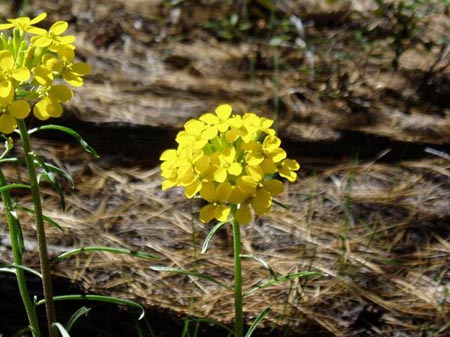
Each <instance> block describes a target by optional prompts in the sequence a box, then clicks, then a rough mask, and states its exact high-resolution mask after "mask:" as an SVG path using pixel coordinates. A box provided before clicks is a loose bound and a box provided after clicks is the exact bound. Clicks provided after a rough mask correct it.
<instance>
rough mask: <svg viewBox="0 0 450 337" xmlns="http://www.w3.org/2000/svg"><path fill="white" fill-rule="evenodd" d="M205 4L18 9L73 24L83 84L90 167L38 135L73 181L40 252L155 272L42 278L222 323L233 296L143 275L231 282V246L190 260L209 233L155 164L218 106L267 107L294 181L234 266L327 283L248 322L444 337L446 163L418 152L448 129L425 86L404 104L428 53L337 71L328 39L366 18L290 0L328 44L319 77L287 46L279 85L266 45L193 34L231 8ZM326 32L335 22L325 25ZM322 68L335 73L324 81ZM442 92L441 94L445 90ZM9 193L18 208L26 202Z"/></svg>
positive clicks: (263, 296) (256, 307) (50, 210)
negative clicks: (289, 156) (100, 248)
mask: <svg viewBox="0 0 450 337" xmlns="http://www.w3.org/2000/svg"><path fill="white" fill-rule="evenodd" d="M202 3H203V5H202V6H198V4H196V3H195V2H194V1H185V2H184V4H183V5H182V6H181V7H180V8H181V11H182V12H181V17H180V19H179V21H176V22H175V21H173V20H174V19H173V18H172V19H170V18H171V16H170V14H171V13H172V14H173V12H172V11H173V8H172V9H171V8H170V7H167V6H165V5H163V3H162V1H156V0H154V1H137V0H133V1H126V2H125V1H117V0H113V1H96V2H95V3H94V2H91V1H82V0H77V1H69V2H68V1H31V4H30V6H31V7H30V8H31V10H32V11H36V10H44V9H45V10H46V11H48V12H49V13H50V17H51V18H53V19H66V20H69V21H73V22H72V23H73V25H74V27H75V33H76V35H77V39H78V40H77V41H78V51H79V54H80V56H81V57H82V58H84V59H86V60H87V62H89V63H90V64H91V65H92V67H93V71H94V72H93V74H92V75H91V76H90V77H89V79H88V80H87V83H86V86H85V87H84V88H82V89H80V90H77V92H76V94H75V99H74V102H73V104H72V105H71V106H69V107H68V110H69V113H68V114H67V116H68V117H67V118H66V119H65V120H63V121H62V123H65V124H67V125H71V123H72V124H73V125H75V128H76V127H79V128H80V132H81V134H82V135H83V136H85V137H86V138H87V139H88V140H89V141H92V142H93V144H94V145H96V144H97V145H98V147H99V148H98V150H99V152H100V154H101V155H102V158H101V159H100V160H98V161H94V160H93V159H91V158H89V156H87V155H85V154H83V153H81V150H79V149H78V147H77V146H76V145H74V144H72V143H71V142H67V141H66V139H55V138H49V137H45V138H41V139H36V143H35V145H36V147H37V148H38V150H37V152H38V153H41V154H43V155H44V157H46V158H48V160H50V161H52V162H55V163H57V164H58V165H60V166H61V167H63V168H65V169H66V170H67V171H68V172H69V173H70V174H71V175H72V176H73V177H74V181H75V185H76V189H75V190H74V191H70V190H69V188H68V187H67V193H68V194H67V206H68V207H67V210H66V212H64V213H63V212H61V211H59V210H58V202H57V198H56V195H55V193H54V192H52V191H51V190H50V189H47V188H45V196H44V206H45V209H46V214H47V215H49V216H51V217H53V218H54V219H55V220H57V221H58V222H59V223H60V224H61V225H62V226H63V227H64V233H61V232H59V231H58V230H56V229H53V228H49V232H48V234H49V244H50V251H51V255H52V256H56V255H58V254H59V253H61V252H63V251H65V250H67V249H70V248H76V247H83V246H90V245H106V246H114V247H125V248H129V249H132V250H138V251H145V252H148V253H152V254H155V255H157V256H159V257H160V258H161V261H159V262H157V263H150V262H149V261H146V260H139V259H136V258H132V257H128V256H123V255H112V254H106V253H104V254H103V253H94V254H89V255H88V254H82V255H78V256H75V257H72V258H70V259H69V260H66V261H63V262H58V263H55V264H54V273H55V275H59V276H62V277H65V278H68V279H70V280H72V281H73V282H76V283H77V284H80V285H81V286H82V287H83V289H85V290H86V292H95V293H101V294H110V295H115V296H119V297H125V298H129V299H134V300H137V301H138V302H139V303H142V304H145V305H147V306H149V307H157V308H162V309H168V310H171V311H173V312H174V313H178V314H182V315H186V314H187V315H198V316H206V317H210V318H214V319H217V320H219V321H222V322H226V323H230V322H231V320H232V296H231V293H230V292H229V291H228V290H226V289H223V288H220V287H219V286H217V285H215V284H213V283H211V282H208V281H206V280H200V279H198V278H195V277H189V276H180V275H174V274H170V273H162V272H156V271H153V270H151V269H150V268H149V267H150V265H152V264H158V265H164V266H171V267H177V268H185V269H190V270H192V269H195V270H198V271H201V272H205V273H208V274H209V275H211V276H214V277H216V278H218V279H220V280H221V281H223V282H225V283H228V284H230V285H231V284H232V251H231V241H230V233H228V232H227V231H223V232H220V233H219V234H218V235H217V236H216V237H215V238H214V239H213V241H212V242H211V246H210V249H209V250H208V252H207V253H206V254H200V247H201V244H202V243H203V240H204V238H205V237H206V235H207V233H208V231H209V229H210V226H207V225H203V224H201V223H199V221H198V217H197V211H198V209H199V205H198V204H197V203H196V202H193V201H188V200H186V199H185V198H184V197H183V194H182V191H181V190H177V189H173V190H169V191H166V192H162V191H161V188H160V186H161V179H160V177H159V171H158V167H157V166H156V163H157V158H158V156H159V153H160V152H161V150H162V149H164V148H166V147H168V146H170V144H173V139H172V138H170V137H172V136H173V133H174V131H176V130H177V129H178V128H180V127H181V126H182V124H183V123H184V121H185V120H186V119H188V118H190V117H192V116H197V115H198V114H200V113H203V112H205V111H207V110H210V109H211V108H212V107H214V106H215V105H216V104H217V103H220V102H223V101H227V102H229V103H231V104H233V106H234V107H235V108H236V109H237V110H240V111H246V110H247V109H255V110H256V111H258V112H261V113H263V114H266V115H269V116H271V114H272V112H273V111H274V106H273V98H274V96H278V97H279V100H280V109H279V111H278V121H279V127H280V134H281V135H282V137H283V139H284V141H286V142H288V143H289V147H290V148H291V150H292V152H291V153H293V155H294V156H295V157H296V159H298V160H299V162H300V163H301V165H302V170H301V173H300V178H299V180H298V182H297V183H295V184H293V185H289V186H286V192H285V193H284V194H283V195H282V196H281V198H280V201H281V202H283V203H286V204H288V205H290V208H289V209H284V208H281V207H278V206H274V208H273V211H272V212H271V213H270V214H269V215H267V216H264V217H260V218H258V219H256V221H255V223H254V224H253V225H252V226H246V227H243V229H242V231H243V240H244V241H243V244H244V252H245V253H248V254H253V255H255V256H258V257H261V258H263V259H264V260H265V261H267V262H268V263H269V264H270V266H271V267H272V268H273V270H274V271H275V272H276V273H278V274H279V275H286V274H288V273H293V272H297V271H306V270H311V271H319V272H322V273H324V274H325V276H322V277H315V278H311V279H308V280H298V279H297V280H291V281H288V282H284V283H278V284H274V285H272V286H270V287H268V288H265V289H261V290H259V291H258V292H255V293H253V294H251V295H248V296H246V298H245V312H246V318H247V319H248V321H249V322H250V321H251V320H252V319H253V318H254V317H255V316H256V315H257V314H258V313H259V312H260V311H261V310H263V309H265V308H266V307H267V306H268V305H269V306H270V307H271V308H272V310H273V311H272V313H271V314H270V315H269V318H268V320H267V322H266V324H274V325H275V326H277V325H279V326H283V325H289V326H290V327H292V329H293V330H294V331H296V332H298V333H299V334H300V335H305V336H307V335H311V334H313V333H318V332H321V333H322V334H323V335H334V336H345V337H347V336H396V337H404V336H405V337H406V336H427V337H428V336H435V337H438V336H441V337H444V336H446V335H448V333H449V331H450V325H449V321H450V293H449V292H450V271H449V262H450V243H449V238H450V227H449V222H450V221H449V220H450V203H449V197H450V179H449V177H450V161H449V160H448V158H442V157H439V156H438V155H434V154H429V153H428V154H427V153H425V152H423V149H424V146H431V147H433V148H440V149H443V151H444V152H445V151H446V149H447V148H448V144H449V143H450V142H449V140H450V133H449V132H450V128H449V126H450V121H449V118H448V107H447V108H445V106H444V107H442V106H436V105H435V104H432V103H433V102H431V101H432V99H433V98H436V97H437V96H436V95H438V94H439V91H438V90H437V89H436V88H435V87H432V88H431V89H430V88H429V90H432V91H433V90H434V89H436V90H434V91H433V92H434V93H435V96H432V95H431V96H430V95H428V96H426V95H425V97H424V96H420V95H419V94H418V92H417V91H416V89H417V86H418V83H420V75H424V74H425V73H426V71H427V69H429V67H430V66H431V65H432V64H433V62H435V60H436V58H437V57H438V50H436V49H433V50H431V51H429V52H426V51H424V50H420V48H418V47H417V46H414V45H413V46H411V48H409V49H408V50H407V51H406V52H405V54H404V55H403V56H402V58H401V59H400V71H398V72H395V73H394V72H392V70H391V69H390V68H389V65H390V60H391V57H392V55H391V52H390V51H389V49H388V48H387V46H386V45H385V44H383V43H382V42H381V43H380V45H377V46H376V47H375V51H374V52H373V53H374V54H377V53H380V55H381V56H379V57H376V58H367V59H366V58H362V56H361V55H362V52H361V50H359V49H352V51H353V52H354V53H355V54H357V55H358V56H357V57H355V58H353V59H351V60H347V59H339V60H338V59H333V58H332V57H331V55H333V52H335V51H336V50H340V51H345V50H347V49H348V48H353V47H354V46H352V45H347V44H346V43H347V42H348V41H347V42H345V41H344V42H342V41H341V42H340V43H342V44H343V46H337V47H336V46H335V47H330V44H332V41H333V38H334V39H335V40H336V41H340V40H339V37H340V36H342V34H345V29H346V28H345V27H346V24H347V23H348V24H349V26H351V25H350V23H354V24H361V21H360V20H363V19H364V16H363V19H361V17H360V16H357V15H356V14H358V13H360V14H361V13H363V14H364V13H365V12H364V10H367V9H364V8H363V9H358V7H357V6H356V5H357V4H363V3H364V2H360V1H351V2H350V1H342V2H337V4H334V5H329V4H324V3H325V2H323V4H322V3H321V2H310V1H305V2H302V5H301V6H295V5H293V4H296V2H295V1H283V2H282V4H283V6H284V7H281V10H282V11H284V12H286V13H290V14H292V15H298V16H299V17H301V18H302V19H304V20H305V22H306V21H308V20H315V22H316V25H315V26H313V27H311V28H309V29H308V30H307V34H309V36H310V37H311V39H312V38H315V39H317V38H318V37H322V39H323V41H322V42H320V44H319V42H316V43H317V48H318V49H319V50H318V51H316V61H315V62H316V67H317V69H318V70H320V69H322V72H321V73H318V74H316V75H315V77H314V78H312V77H311V76H309V75H308V74H306V75H305V74H302V73H300V72H298V71H295V69H296V68H295V67H297V66H298V65H300V64H303V63H305V62H306V61H305V60H306V59H305V55H304V54H303V53H301V52H299V51H298V50H295V49H294V48H291V46H285V47H283V48H281V49H280V51H281V54H280V62H281V64H282V65H283V66H282V67H281V69H280V72H279V73H278V75H277V76H278V78H279V83H277V81H275V80H274V72H273V57H274V52H275V51H274V49H273V48H271V47H269V46H268V45H267V43H265V42H264V41H261V40H256V41H247V40H243V41H238V42H235V43H221V42H218V41H217V40H216V39H214V38H212V37H211V36H210V35H208V34H207V33H206V32H205V31H204V30H202V29H201V23H202V22H205V21H206V20H208V18H211V17H216V16H217V15H219V14H220V10H218V8H220V9H221V10H224V11H226V10H230V6H229V5H225V4H224V2H220V3H219V2H217V1H204V2H202ZM318 3H321V4H320V5H318ZM367 3H369V2H367ZM227 6H228V7H227ZM352 6H353V7H352ZM231 9H232V8H231ZM358 11H360V12H358ZM436 16H437V17H435V18H433V20H434V21H433V25H432V28H433V29H435V30H436V31H437V32H442V29H444V31H445V29H446V28H445V27H446V25H447V26H448V21H446V20H442V17H441V16H440V15H436ZM325 18H331V19H329V20H331V23H328V24H325V23H324V24H323V25H321V24H320V22H321V20H325ZM333 18H334V19H333ZM338 18H343V19H342V21H339V19H338ZM194 19H195V20H194ZM333 20H335V21H336V22H333ZM358 20H359V21H358ZM379 24H380V25H383V24H386V23H385V22H381V23H379ZM327 25H328V26H327ZM336 26H342V27H343V28H342V29H337V28H336ZM183 34H184V35H183ZM436 34H437V33H436ZM176 36H185V40H183V39H181V41H178V40H177V39H176V38H175V37H176ZM330 39H331V40H330ZM315 41H316V40H315ZM330 41H331V42H330ZM336 44H337V45H339V43H336ZM333 48H337V49H336V50H335V49H333ZM359 53H361V54H359ZM253 57H255V60H256V59H258V58H259V61H258V62H260V63H259V64H258V65H257V66H256V68H255V70H254V73H253V74H252V73H249V71H248V67H249V64H250V63H251V61H252V58H253ZM440 62H441V63H445V62H446V60H445V59H444V60H441V61H440ZM332 64H335V65H337V67H335V68H333V69H334V70H330V69H331V68H329V67H330V66H331V65H332ZM443 69H444V70H443V71H442V73H439V76H442V78H443V79H444V80H445V79H447V81H448V75H449V73H448V69H446V68H443ZM441 80H442V79H441ZM433 83H434V82H433ZM446 83H448V82H445V81H443V82H441V84H442V85H443V86H444V89H442V90H444V91H445V85H446ZM433 88H434V89H433ZM336 95H337V96H336ZM439 97H440V96H439ZM161 130H165V131H161ZM348 132H356V133H357V134H358V135H360V138H358V139H363V138H364V137H365V136H368V137H369V136H371V135H372V136H373V135H374V136H382V137H384V138H380V139H384V140H383V141H384V142H386V143H387V145H386V153H378V152H373V151H372V153H371V152H370V151H369V153H371V154H370V155H367V154H366V155H365V156H363V158H359V157H358V155H357V154H356V153H352V152H351V151H350V150H349V151H345V149H344V150H343V151H341V152H342V153H344V154H345V155H344V156H342V157H338V158H336V155H335V150H336V149H339V148H341V147H342V146H343V145H342V142H340V141H342V140H343V139H345V135H346V134H347V133H348ZM374 139H375V140H373V141H375V142H376V141H377V138H374ZM397 141H402V142H410V143H411V146H418V147H417V148H416V149H419V150H417V151H419V153H415V154H414V156H408V155H405V156H404V157H402V156H401V155H399V153H398V152H397V153H396V155H395V156H394V158H390V159H389V160H385V159H386V158H387V157H385V156H384V155H387V153H388V152H389V148H390V147H391V146H395V145H393V144H399V143H396V142H397ZM390 142H392V143H390ZM327 144H328V145H327ZM364 144H365V143H364ZM402 144H403V143H402ZM423 144H425V145H423ZM314 146H318V148H320V149H321V151H320V153H319V152H318V155H317V156H312V155H311V152H314V149H315V147H314ZM439 146H441V147H439ZM446 146H447V147H446ZM310 147H311V148H312V149H313V150H311V149H310ZM352 148H353V149H357V148H358V144H352ZM405 148H406V146H405ZM137 149H138V150H137ZM363 150H364V149H362V151H363ZM383 150H384V149H383ZM405 151H406V152H408V151H407V150H405ZM417 151H416V152H417ZM341 152H340V153H341ZM363 152H364V151H363ZM444 152H442V153H443V154H444V157H445V153H444ZM305 153H307V155H306V154H305ZM442 153H441V154H442ZM319 154H320V155H321V156H319ZM328 154H329V155H328ZM332 155H333V156H332ZM393 159H395V160H393ZM5 169H6V171H7V175H8V177H9V178H10V179H11V180H13V181H19V180H21V179H22V177H24V176H25V174H24V173H23V172H22V173H21V171H20V169H17V168H15V167H6V168H5ZM16 196H17V197H18V198H20V201H21V202H23V203H25V204H27V203H29V202H30V199H29V197H28V196H26V195H19V194H17V195H16ZM21 216H24V217H25V218H26V217H27V215H26V214H21ZM27 224H28V222H27V221H23V225H24V226H25V235H26V238H27V244H29V245H30V246H29V247H30V251H29V253H28V255H27V262H28V263H30V264H31V265H33V264H34V265H35V264H36V256H35V255H34V253H33V250H32V248H33V244H34V241H33V237H34V231H33V228H32V226H30V225H27ZM0 233H1V239H2V242H3V246H2V259H5V260H8V259H7V257H8V246H7V239H6V233H5V229H4V228H3V227H1V229H0ZM243 268H244V270H245V272H244V278H245V283H244V288H245V289H246V290H250V289H251V288H253V287H254V286H256V285H258V284H259V283H260V282H262V281H264V280H266V279H268V278H269V273H268V272H267V270H265V269H264V268H263V267H262V266H261V265H260V264H259V263H258V262H256V261H253V260H245V261H244V266H243Z"/></svg>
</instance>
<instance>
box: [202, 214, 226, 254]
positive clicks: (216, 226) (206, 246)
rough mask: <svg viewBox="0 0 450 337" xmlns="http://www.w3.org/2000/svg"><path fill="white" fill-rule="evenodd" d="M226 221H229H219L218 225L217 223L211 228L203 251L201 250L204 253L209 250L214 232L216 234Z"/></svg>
mask: <svg viewBox="0 0 450 337" xmlns="http://www.w3.org/2000/svg"><path fill="white" fill-rule="evenodd" d="M226 223H227V222H219V223H218V224H217V225H215V226H214V227H213V228H211V230H210V231H209V233H208V235H207V236H206V238H205V242H203V246H202V251H201V253H202V254H205V253H206V251H207V250H208V246H209V242H210V241H211V239H212V238H213V236H214V234H216V232H217V231H218V230H219V229H220V228H221V227H222V226H223V225H225V224H226Z"/></svg>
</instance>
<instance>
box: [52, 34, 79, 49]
mask: <svg viewBox="0 0 450 337" xmlns="http://www.w3.org/2000/svg"><path fill="white" fill-rule="evenodd" d="M58 42H59V43H60V44H64V45H66V46H67V47H69V48H72V49H74V48H75V47H74V46H72V45H71V43H74V42H75V36H73V35H67V36H61V37H59V38H58ZM58 47H59V46H58ZM57 50H58V49H56V50H55V51H57Z"/></svg>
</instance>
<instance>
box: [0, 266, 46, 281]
mask: <svg viewBox="0 0 450 337" xmlns="http://www.w3.org/2000/svg"><path fill="white" fill-rule="evenodd" d="M15 269H21V270H24V271H27V272H29V273H31V274H34V275H36V276H37V277H39V278H42V275H41V274H40V273H39V272H37V271H36V270H34V269H31V268H29V267H25V266H22V265H17V264H0V271H1V272H5V273H12V274H15V273H16V271H15Z"/></svg>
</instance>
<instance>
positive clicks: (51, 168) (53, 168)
mask: <svg viewBox="0 0 450 337" xmlns="http://www.w3.org/2000/svg"><path fill="white" fill-rule="evenodd" d="M36 163H38V164H39V166H41V164H42V165H43V166H44V167H42V168H43V169H44V170H45V171H49V172H53V173H58V174H60V175H62V176H63V177H64V178H66V179H67V181H68V182H69V184H70V187H71V188H72V189H74V188H75V183H74V182H73V179H72V177H71V176H70V174H69V173H67V172H66V171H64V170H63V169H62V168H59V167H58V166H55V165H52V164H49V163H46V162H44V161H42V162H38V161H36Z"/></svg>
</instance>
